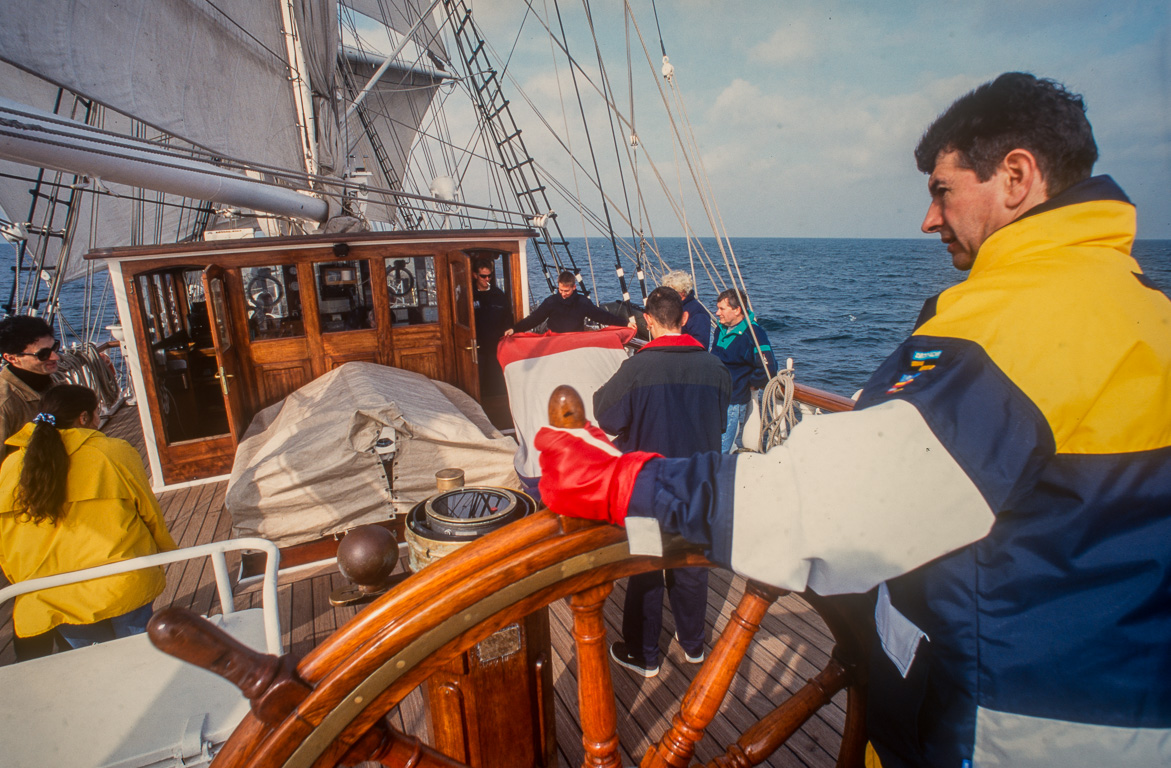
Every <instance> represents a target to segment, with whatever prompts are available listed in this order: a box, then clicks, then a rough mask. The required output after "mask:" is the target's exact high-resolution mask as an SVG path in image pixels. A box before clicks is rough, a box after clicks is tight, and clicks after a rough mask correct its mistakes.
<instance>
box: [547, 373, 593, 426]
mask: <svg viewBox="0 0 1171 768" xmlns="http://www.w3.org/2000/svg"><path fill="white" fill-rule="evenodd" d="M585 423H586V417H585V403H583V402H582V401H581V395H579V394H578V393H577V390H576V389H574V388H573V387H571V386H569V385H568V384H562V385H561V386H560V387H558V388H557V389H555V390H553V394H552V395H550V396H549V426H551V427H561V428H563V429H581V428H582V427H584V426H585Z"/></svg>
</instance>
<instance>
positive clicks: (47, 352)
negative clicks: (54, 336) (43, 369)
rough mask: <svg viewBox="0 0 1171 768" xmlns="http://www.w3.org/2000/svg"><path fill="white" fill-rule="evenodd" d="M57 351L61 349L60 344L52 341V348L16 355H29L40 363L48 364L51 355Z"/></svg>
mask: <svg viewBox="0 0 1171 768" xmlns="http://www.w3.org/2000/svg"><path fill="white" fill-rule="evenodd" d="M59 349H61V342H60V341H54V342H53V346H51V347H45V348H44V349H38V350H37V351H36V352H19V353H17V354H21V355H31V356H33V357H35V358H36V359H38V360H40V361H41V362H42V363H44V362H48V360H49V358H50V357H52V356H53V353H54V352H56V351H57V350H59Z"/></svg>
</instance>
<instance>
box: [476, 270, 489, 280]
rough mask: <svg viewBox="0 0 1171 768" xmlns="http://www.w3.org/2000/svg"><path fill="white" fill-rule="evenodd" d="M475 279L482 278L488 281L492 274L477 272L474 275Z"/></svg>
mask: <svg viewBox="0 0 1171 768" xmlns="http://www.w3.org/2000/svg"><path fill="white" fill-rule="evenodd" d="M476 277H483V278H485V279H489V280H490V279H491V278H492V273H491V272H479V273H477V274H476Z"/></svg>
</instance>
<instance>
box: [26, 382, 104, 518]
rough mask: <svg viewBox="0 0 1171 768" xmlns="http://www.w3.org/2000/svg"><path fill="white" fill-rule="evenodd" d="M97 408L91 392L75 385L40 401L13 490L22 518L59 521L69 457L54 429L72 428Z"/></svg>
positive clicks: (59, 388) (64, 386)
mask: <svg viewBox="0 0 1171 768" xmlns="http://www.w3.org/2000/svg"><path fill="white" fill-rule="evenodd" d="M97 407H98V397H97V395H96V394H94V391H93V390H92V389H89V388H88V387H81V386H78V385H76V384H60V385H58V386H56V387H53V388H52V389H50V390H49V391H48V392H46V393H45V395H44V397H42V398H41V406H40V411H41V412H40V413H38V414H37V416H36V418H34V419H33V433H32V436H31V437H30V438H29V440H28V445H26V446H25V449H24V465H23V466H22V467H21V470H20V483H19V484H18V486H17V489H16V510H17V513H18V514H19V515H21V517H22V519H27V520H29V521H31V522H33V523H40V522H41V521H42V520H48V521H50V522H52V523H56V522H57V521H58V520H60V519H61V516H62V515H63V514H64V513H65V478H66V476H67V475H68V474H69V454H68V453H66V452H65V444H64V443H63V442H61V435H60V434H58V432H57V430H58V429H66V428H69V427H73V426H75V425H76V424H77V420H78V419H79V418H80V417H81V414H83V413H92V412H93V411H95V410H97Z"/></svg>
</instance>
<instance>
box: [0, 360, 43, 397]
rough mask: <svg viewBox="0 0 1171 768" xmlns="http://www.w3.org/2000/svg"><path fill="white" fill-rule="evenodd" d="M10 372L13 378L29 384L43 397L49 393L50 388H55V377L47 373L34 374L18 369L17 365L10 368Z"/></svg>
mask: <svg viewBox="0 0 1171 768" xmlns="http://www.w3.org/2000/svg"><path fill="white" fill-rule="evenodd" d="M8 370H10V371H12V375H13V376H15V377H16V378H18V379H20V380H21V381H23V382H24V383H25V384H28V385H29V386H30V387H32V388H33V390H35V391H36V392H39V393H41V394H42V395H43V394H45V392H47V391H48V389H49V387H51V386H53V377H52V376H50V375H49V374H47V373H33V372H32V371H26V370H25V369H23V368H17V367H16V366H15V365H10V366H8Z"/></svg>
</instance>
